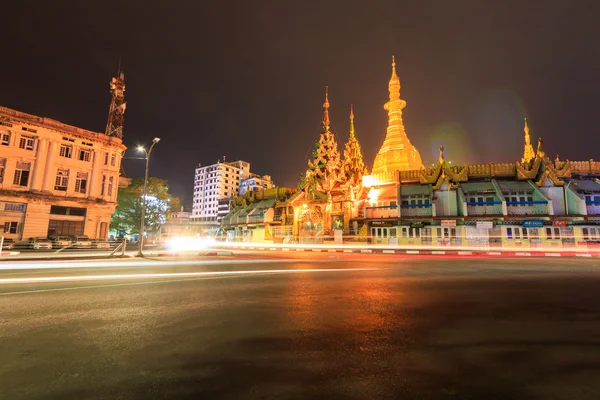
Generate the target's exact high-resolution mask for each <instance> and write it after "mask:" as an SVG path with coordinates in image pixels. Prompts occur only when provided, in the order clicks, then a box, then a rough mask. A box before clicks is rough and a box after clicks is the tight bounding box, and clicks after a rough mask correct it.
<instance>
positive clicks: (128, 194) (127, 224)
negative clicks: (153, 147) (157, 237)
mask: <svg viewBox="0 0 600 400" xmlns="http://www.w3.org/2000/svg"><path fill="white" fill-rule="evenodd" d="M143 194H144V179H143V178H136V179H133V180H132V181H131V183H130V184H129V186H127V187H125V188H119V195H118V197H117V209H116V211H115V213H114V214H113V216H112V220H111V223H110V227H111V229H114V230H115V231H117V235H118V236H123V235H131V234H139V231H140V222H141V221H142V205H143ZM146 199H147V201H146V217H145V218H144V219H145V221H144V222H145V227H146V232H158V230H159V229H160V226H161V225H162V224H164V223H165V222H166V221H167V219H168V218H169V216H170V213H171V212H172V211H173V212H174V211H178V210H179V208H180V202H179V199H178V198H177V197H173V196H172V195H171V194H170V193H169V186H168V184H167V181H166V180H165V179H159V178H148V191H147V197H146Z"/></svg>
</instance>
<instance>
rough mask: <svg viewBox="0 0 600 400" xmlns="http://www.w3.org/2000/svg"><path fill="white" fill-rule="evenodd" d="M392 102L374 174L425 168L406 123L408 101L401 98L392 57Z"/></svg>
mask: <svg viewBox="0 0 600 400" xmlns="http://www.w3.org/2000/svg"><path fill="white" fill-rule="evenodd" d="M388 90H389V95H390V101H388V102H387V103H385V105H384V109H385V110H387V112H388V127H387V134H386V136H385V140H384V141H383V145H382V146H381V149H379V153H377V156H376V157H375V162H374V163H373V171H372V172H373V174H380V173H384V172H394V171H411V170H418V169H421V168H423V162H422V161H421V155H420V154H419V151H418V150H417V149H416V148H415V146H413V145H412V143H410V140H408V136H407V135H406V131H405V129H404V123H403V122H402V110H403V109H404V107H406V101H404V100H402V99H401V98H400V78H398V74H397V73H396V61H395V60H394V58H393V57H392V77H391V78H390V82H389V83H388Z"/></svg>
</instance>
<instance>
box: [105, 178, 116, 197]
mask: <svg viewBox="0 0 600 400" xmlns="http://www.w3.org/2000/svg"><path fill="white" fill-rule="evenodd" d="M113 183H114V176H110V177H108V190H107V191H106V194H107V195H108V197H112V192H113Z"/></svg>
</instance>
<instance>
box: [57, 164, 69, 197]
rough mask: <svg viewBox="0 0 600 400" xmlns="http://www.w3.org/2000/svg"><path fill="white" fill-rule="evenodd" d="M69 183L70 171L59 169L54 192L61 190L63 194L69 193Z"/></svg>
mask: <svg viewBox="0 0 600 400" xmlns="http://www.w3.org/2000/svg"><path fill="white" fill-rule="evenodd" d="M68 183H69V170H68V169H58V171H57V172H56V181H55V182H54V190H60V191H61V192H66V191H67V184H68Z"/></svg>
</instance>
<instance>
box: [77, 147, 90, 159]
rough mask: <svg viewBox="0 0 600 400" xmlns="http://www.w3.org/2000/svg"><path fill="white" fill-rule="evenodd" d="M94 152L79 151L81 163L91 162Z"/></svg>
mask: <svg viewBox="0 0 600 400" xmlns="http://www.w3.org/2000/svg"><path fill="white" fill-rule="evenodd" d="M91 158H92V152H91V151H89V150H87V149H79V161H90V160H91Z"/></svg>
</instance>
